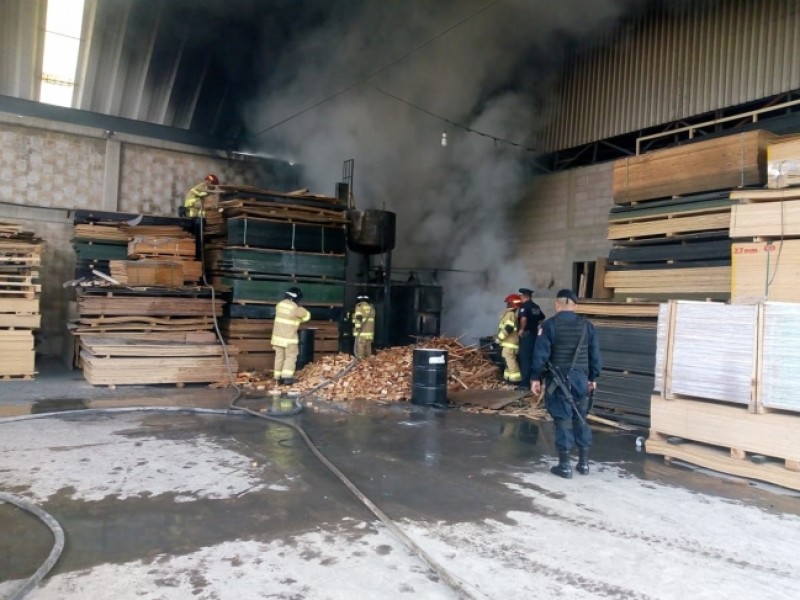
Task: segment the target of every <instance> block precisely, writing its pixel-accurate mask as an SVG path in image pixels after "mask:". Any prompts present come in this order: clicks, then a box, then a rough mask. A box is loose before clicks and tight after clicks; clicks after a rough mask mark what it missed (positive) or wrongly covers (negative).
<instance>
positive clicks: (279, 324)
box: [271, 287, 311, 385]
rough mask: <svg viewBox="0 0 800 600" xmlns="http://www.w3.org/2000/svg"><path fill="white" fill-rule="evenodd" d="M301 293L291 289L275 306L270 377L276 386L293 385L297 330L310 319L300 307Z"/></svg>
mask: <svg viewBox="0 0 800 600" xmlns="http://www.w3.org/2000/svg"><path fill="white" fill-rule="evenodd" d="M302 301H303V292H301V291H300V288H296V287H292V288H289V289H288V290H286V298H284V299H283V300H281V301H280V302H278V304H277V305H276V306H275V323H274V324H273V326H272V340H271V344H272V349H273V350H275V366H274V368H273V372H272V376H273V377H274V378H275V383H277V384H278V385H281V384H285V385H291V384H293V383H294V381H295V380H294V371H295V368H296V367H297V354H298V344H299V338H298V335H297V329H298V328H299V327H300V325H301V324H303V323H306V322H308V321H309V319H311V313H309V312H308V311H307V310H306V309H305V308H303V307H302V306H300V303H301V302H302Z"/></svg>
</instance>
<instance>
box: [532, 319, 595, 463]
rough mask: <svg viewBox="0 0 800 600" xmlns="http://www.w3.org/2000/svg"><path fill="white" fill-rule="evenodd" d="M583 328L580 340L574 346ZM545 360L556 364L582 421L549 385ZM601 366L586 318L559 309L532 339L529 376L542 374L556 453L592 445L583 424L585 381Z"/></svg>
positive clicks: (586, 405)
mask: <svg viewBox="0 0 800 600" xmlns="http://www.w3.org/2000/svg"><path fill="white" fill-rule="evenodd" d="M584 330H585V331H586V333H585V335H583V342H582V343H581V344H580V347H578V342H579V341H580V339H581V335H582V334H583V332H584ZM576 350H577V354H576ZM573 359H574V362H575V366H574V367H572V364H573ZM548 361H549V362H550V363H551V364H552V365H554V366H557V367H558V368H559V369H560V371H561V373H562V374H563V375H564V377H565V378H566V379H567V381H568V382H569V387H570V389H571V391H572V397H573V399H574V400H575V403H576V405H577V406H578V410H579V411H580V413H581V415H582V416H583V418H584V422H582V421H581V420H580V418H579V417H578V416H577V415H575V414H574V410H573V408H572V406H571V405H570V403H569V401H568V400H567V397H566V395H565V394H564V392H563V391H562V390H561V389H560V388H558V387H556V386H554V385H553V379H552V377H551V376H550V375H549V373H546V367H545V366H546V364H547V362H548ZM601 368H602V364H601V361H600V346H599V344H598V341H597V335H596V334H595V331H594V326H593V325H592V324H591V323H590V322H589V321H587V320H586V319H585V318H583V317H582V316H580V315H578V314H576V313H574V312H572V311H561V312H559V313H556V314H555V316H553V317H551V318H549V319H546V320H545V321H544V323H543V324H542V328H541V331H540V332H539V335H538V337H537V340H536V347H535V350H534V353H533V363H532V365H531V373H530V376H531V379H532V380H534V381H536V380H541V379H542V376H543V375H544V386H545V408H547V412H549V413H550V416H551V417H552V418H553V422H554V423H555V428H556V440H555V442H556V448H558V450H559V452H569V451H570V450H571V449H572V447H573V446H574V445H577V446H578V448H579V449H582V450H588V448H589V447H590V446H591V445H592V431H591V429H589V426H588V425H586V424H585V419H586V415H587V414H588V412H589V410H590V409H591V406H589V394H588V383H589V382H590V381H595V379H597V377H599V375H600V370H601Z"/></svg>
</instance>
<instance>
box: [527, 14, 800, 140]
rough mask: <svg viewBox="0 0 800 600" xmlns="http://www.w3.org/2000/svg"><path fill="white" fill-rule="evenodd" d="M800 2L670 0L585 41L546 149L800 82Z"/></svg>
mask: <svg viewBox="0 0 800 600" xmlns="http://www.w3.org/2000/svg"><path fill="white" fill-rule="evenodd" d="M799 62H800V0H728V1H725V2H715V3H709V2H693V3H687V4H686V5H685V8H684V9H683V10H679V11H677V12H676V11H675V10H674V9H672V8H670V7H669V3H664V5H663V6H662V7H661V8H660V9H659V10H656V11H652V12H650V13H649V14H648V15H646V16H645V17H643V18H641V19H637V20H635V21H631V22H629V23H627V24H626V25H625V26H623V27H621V28H620V29H619V30H618V31H617V32H615V33H614V34H612V35H610V36H608V37H606V38H605V39H604V40H601V43H600V44H597V43H596V41H595V44H593V47H591V48H588V47H585V48H584V49H583V51H582V52H580V53H578V55H577V56H576V57H575V58H574V60H573V61H572V63H571V64H570V65H569V66H568V68H567V69H566V75H565V77H564V78H563V80H562V82H561V86H560V91H559V96H558V98H557V100H556V101H554V102H552V103H551V104H550V105H549V106H548V107H547V109H546V110H547V111H548V112H549V113H550V114H549V115H548V118H547V120H548V122H550V123H551V126H550V128H549V129H548V130H547V131H546V132H545V133H544V135H543V136H542V142H541V147H543V148H544V149H546V150H548V151H555V150H561V149H565V148H572V147H576V146H580V145H583V144H587V143H591V142H594V141H598V140H602V139H606V138H612V137H615V136H618V135H623V134H628V133H631V132H635V131H637V130H640V129H645V128H648V127H653V126H657V125H661V124H664V123H671V122H675V121H680V120H681V119H686V118H689V117H693V116H697V115H701V114H704V113H708V112H711V111H715V110H719V109H723V108H727V107H731V106H737V105H740V104H745V103H748V102H753V101H756V100H759V99H762V98H766V97H769V96H773V95H777V94H781V93H784V92H789V91H792V90H796V89H798V88H800V64H798V63H799Z"/></svg>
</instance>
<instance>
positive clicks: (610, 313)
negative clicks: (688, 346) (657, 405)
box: [577, 301, 659, 427]
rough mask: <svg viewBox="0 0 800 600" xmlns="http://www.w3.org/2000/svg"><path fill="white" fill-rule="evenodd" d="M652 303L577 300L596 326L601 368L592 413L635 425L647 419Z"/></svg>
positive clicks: (653, 338) (653, 348) (653, 327)
mask: <svg viewBox="0 0 800 600" xmlns="http://www.w3.org/2000/svg"><path fill="white" fill-rule="evenodd" d="M658 310H659V305H658V304H656V303H636V302H630V303H625V304H622V303H613V302H599V301H581V302H580V303H579V304H578V308H577V312H578V313H580V314H582V315H585V316H586V317H587V318H589V319H590V320H591V321H592V323H593V324H594V327H595V332H596V333H597V337H598V342H599V344H600V354H601V357H602V360H603V371H602V373H601V375H600V380H599V381H598V389H597V392H596V393H595V396H594V410H593V412H594V413H596V414H598V415H600V416H602V417H605V418H609V419H612V420H617V421H623V422H626V423H631V424H633V425H637V426H643V427H647V426H648V425H649V424H650V396H651V395H652V393H653V378H654V374H655V373H654V369H655V360H654V355H655V352H656V318H657V315H658Z"/></svg>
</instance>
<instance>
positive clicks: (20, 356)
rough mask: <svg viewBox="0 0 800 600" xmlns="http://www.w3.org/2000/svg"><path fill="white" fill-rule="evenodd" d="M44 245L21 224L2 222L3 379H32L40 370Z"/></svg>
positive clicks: (0, 303) (0, 330) (0, 315)
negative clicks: (37, 358) (37, 338)
mask: <svg viewBox="0 0 800 600" xmlns="http://www.w3.org/2000/svg"><path fill="white" fill-rule="evenodd" d="M42 249H43V246H42V241H41V240H40V239H38V238H36V237H34V235H33V234H32V233H30V232H26V231H25V230H24V229H23V228H22V227H21V226H19V225H14V224H11V223H0V380H8V379H32V378H33V377H34V375H35V373H36V367H35V351H34V338H33V332H34V330H36V329H38V328H39V326H40V324H41V314H40V313H39V297H40V295H41V285H40V284H39V283H38V278H39V267H40V266H41V260H42Z"/></svg>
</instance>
